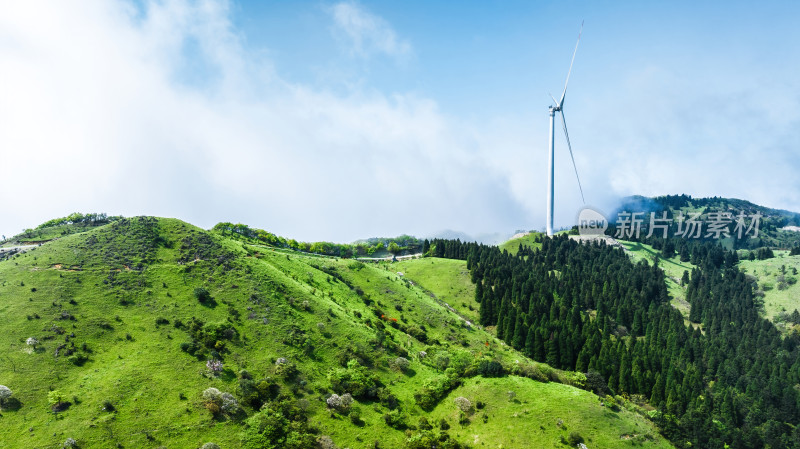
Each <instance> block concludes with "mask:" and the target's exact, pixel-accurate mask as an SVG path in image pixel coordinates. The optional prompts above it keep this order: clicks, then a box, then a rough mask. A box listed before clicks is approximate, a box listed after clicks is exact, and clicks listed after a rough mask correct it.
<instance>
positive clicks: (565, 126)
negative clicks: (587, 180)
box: [561, 109, 586, 204]
mask: <svg viewBox="0 0 800 449" xmlns="http://www.w3.org/2000/svg"><path fill="white" fill-rule="evenodd" d="M561 123H563V124H564V136H565V137H566V138H567V148H569V157H570V159H572V168H574V169H575V178H576V179H577V180H578V189H580V191H581V201H583V204H586V199H585V198H584V197H583V187H582V186H581V177H580V176H578V166H577V165H576V164H575V156H573V155H572V144H571V143H570V141H569V132H567V119H566V118H564V110H563V109H562V110H561Z"/></svg>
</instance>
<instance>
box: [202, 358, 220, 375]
mask: <svg viewBox="0 0 800 449" xmlns="http://www.w3.org/2000/svg"><path fill="white" fill-rule="evenodd" d="M223 366H224V365H223V363H222V362H221V361H219V360H217V359H211V360H209V361H207V362H206V368H208V370H209V371H211V373H212V374H214V375H215V376H216V375H219V373H221V372H222V368H223Z"/></svg>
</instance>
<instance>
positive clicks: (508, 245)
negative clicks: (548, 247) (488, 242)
mask: <svg viewBox="0 0 800 449" xmlns="http://www.w3.org/2000/svg"><path fill="white" fill-rule="evenodd" d="M541 235H542V234H541V233H539V232H531V233H530V234H526V235H524V236H522V237H518V238H515V239H511V240H508V241H506V242H505V243H502V244H501V245H500V250H501V251H503V250H506V251H508V252H509V253H510V254H517V251H519V245H522V246H528V247H531V248H534V249H535V248H541V247H542V244H541V243H537V242H536V238H538V237H541Z"/></svg>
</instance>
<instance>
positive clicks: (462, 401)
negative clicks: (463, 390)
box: [455, 396, 472, 413]
mask: <svg viewBox="0 0 800 449" xmlns="http://www.w3.org/2000/svg"><path fill="white" fill-rule="evenodd" d="M455 402H456V406H457V407H458V408H459V410H461V411H462V412H464V413H466V412H468V411H470V410H472V402H470V401H469V399H467V398H465V397H463V396H459V397H457V398H456V400H455Z"/></svg>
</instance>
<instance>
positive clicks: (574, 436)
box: [567, 430, 583, 446]
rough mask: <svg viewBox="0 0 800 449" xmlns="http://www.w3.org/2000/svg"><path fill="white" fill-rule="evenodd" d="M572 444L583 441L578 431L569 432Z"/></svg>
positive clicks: (575, 444) (570, 443)
mask: <svg viewBox="0 0 800 449" xmlns="http://www.w3.org/2000/svg"><path fill="white" fill-rule="evenodd" d="M567 441H568V442H569V445H570V446H577V445H578V444H580V443H583V437H582V436H581V434H579V433H578V432H576V431H574V430H573V431H572V432H570V433H569V438H567Z"/></svg>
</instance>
